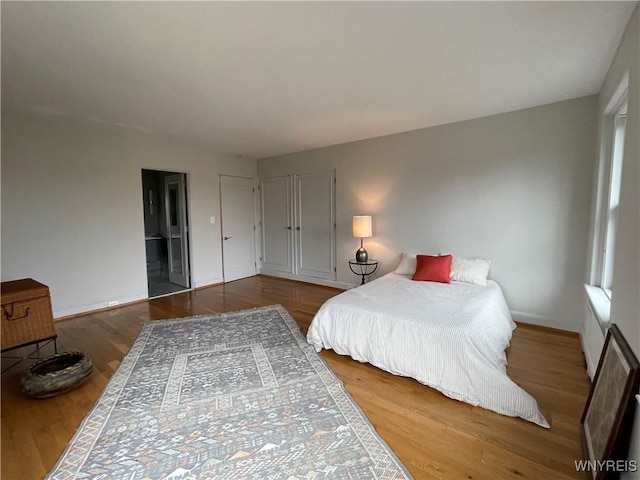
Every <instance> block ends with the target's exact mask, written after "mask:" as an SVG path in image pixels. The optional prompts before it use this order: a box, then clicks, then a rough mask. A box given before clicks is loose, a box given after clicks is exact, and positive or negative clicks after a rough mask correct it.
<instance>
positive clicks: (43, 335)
mask: <svg viewBox="0 0 640 480" xmlns="http://www.w3.org/2000/svg"><path fill="white" fill-rule="evenodd" d="M55 337H56V330H55V327H54V324H53V312H52V309H51V298H50V296H49V287H47V286H46V285H43V284H42V283H40V282H36V281H35V280H33V279H32V278H26V279H22V280H14V281H11V282H3V283H2V337H1V342H0V343H1V344H2V350H7V349H10V348H15V347H19V346H22V345H27V344H30V343H35V342H38V341H41V340H46V339H50V338H55Z"/></svg>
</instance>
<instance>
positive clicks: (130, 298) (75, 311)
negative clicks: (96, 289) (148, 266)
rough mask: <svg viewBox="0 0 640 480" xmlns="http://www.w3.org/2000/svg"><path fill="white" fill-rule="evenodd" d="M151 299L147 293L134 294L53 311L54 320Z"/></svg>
mask: <svg viewBox="0 0 640 480" xmlns="http://www.w3.org/2000/svg"><path fill="white" fill-rule="evenodd" d="M147 298H149V293H148V292H147V291H144V292H138V293H134V294H132V295H127V296H125V297H121V298H117V299H115V300H109V301H106V302H98V303H92V304H89V305H77V306H74V307H69V308H60V309H55V310H54V311H53V319H54V320H58V319H60V318H64V317H70V316H72V315H79V314H81V313H87V312H93V311H95V310H102V309H104V308H115V307H118V306H120V305H125V304H127V303H132V302H137V301H139V300H146V299H147ZM114 301H115V302H118V303H117V304H116V305H110V303H112V302H114Z"/></svg>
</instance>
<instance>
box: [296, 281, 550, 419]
mask: <svg viewBox="0 0 640 480" xmlns="http://www.w3.org/2000/svg"><path fill="white" fill-rule="evenodd" d="M514 328H515V323H513V321H512V319H511V315H510V313H509V309H508V307H507V304H506V301H505V299H504V295H503V294H502V290H501V289H500V286H499V285H498V284H497V283H496V282H494V281H491V280H489V281H488V284H487V286H479V285H473V284H469V283H463V282H452V283H450V284H442V283H436V282H417V281H412V280H411V279H410V277H408V276H404V275H397V274H395V273H390V274H387V275H385V276H383V277H381V278H379V279H377V280H374V281H372V282H370V283H367V284H366V285H363V286H361V287H358V288H354V289H352V290H348V291H345V292H344V293H341V294H339V295H337V296H335V297H333V298H331V299H329V300H328V301H327V302H325V303H324V304H323V305H322V307H320V309H319V310H318V312H317V314H316V315H315V317H314V319H313V321H312V322H311V325H310V327H309V331H308V333H307V341H308V342H309V343H310V344H312V345H313V346H314V347H315V349H316V350H317V351H320V350H322V349H332V350H334V351H335V352H337V353H339V354H341V355H349V356H351V357H352V358H354V359H355V360H358V361H360V362H367V363H370V364H372V365H375V366H376V367H378V368H381V369H383V370H386V371H387V372H390V373H393V374H395V375H402V376H406V377H411V378H414V379H416V380H417V381H419V382H420V383H423V384H425V385H428V386H430V387H432V388H435V389H436V390H439V391H440V392H442V393H443V394H444V395H446V396H448V397H450V398H453V399H456V400H460V401H463V402H466V403H469V404H471V405H475V406H479V407H482V408H486V409H488V410H492V411H494V412H497V413H500V414H503V415H508V416H512V417H521V418H523V419H525V420H528V421H530V422H533V423H535V424H537V425H540V426H542V427H545V428H548V427H549V423H548V422H547V420H546V419H545V418H544V416H543V415H542V414H541V413H540V410H539V409H538V405H537V403H536V401H535V399H534V398H533V397H532V396H531V395H529V394H528V393H527V392H525V391H524V390H523V389H522V388H520V387H519V386H518V385H516V384H515V383H514V382H513V381H512V380H511V379H510V378H509V377H508V376H507V370H506V366H507V359H506V355H505V349H506V348H507V347H508V346H509V342H510V341H511V334H512V331H513V329H514Z"/></svg>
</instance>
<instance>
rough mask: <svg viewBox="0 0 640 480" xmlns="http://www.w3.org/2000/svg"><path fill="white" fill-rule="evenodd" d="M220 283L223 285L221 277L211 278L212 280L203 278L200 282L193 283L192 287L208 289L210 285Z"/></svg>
mask: <svg viewBox="0 0 640 480" xmlns="http://www.w3.org/2000/svg"><path fill="white" fill-rule="evenodd" d="M220 283H224V278H222V277H212V278H205V279H202V280H198V281H197V282H196V281H194V282H193V287H194V288H203V287H209V286H212V285H219V284H220Z"/></svg>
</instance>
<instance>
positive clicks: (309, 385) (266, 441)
mask: <svg viewBox="0 0 640 480" xmlns="http://www.w3.org/2000/svg"><path fill="white" fill-rule="evenodd" d="M47 478H50V479H59V480H62V479H71V478H80V479H85V478H92V479H126V480H134V479H140V480H142V479H167V480H196V479H198V480H199V479H255V480H258V479H259V480H263V479H264V480H267V479H272V480H275V479H283V480H294V479H305V480H312V479H357V480H361V479H409V478H411V476H410V474H409V473H408V472H407V470H406V469H405V468H404V467H403V465H402V464H401V463H400V461H399V460H398V459H397V458H396V456H395V455H394V454H393V453H392V452H391V450H390V449H389V447H388V446H387V445H386V444H385V443H384V441H383V440H382V439H381V438H380V437H379V436H378V435H377V434H376V432H375V430H374V429H373V427H372V426H371V424H370V423H369V422H368V421H367V419H366V417H365V416H364V414H363V413H362V411H361V410H360V409H359V408H358V406H357V405H356V404H355V403H354V401H353V400H352V399H351V397H350V396H349V394H348V393H346V391H345V390H344V386H343V385H342V383H341V382H340V380H338V379H337V378H336V376H335V375H334V374H333V373H332V372H331V371H330V370H329V368H328V367H327V365H326V364H325V363H324V361H323V360H322V359H321V358H320V357H319V356H318V354H317V353H316V352H315V351H314V349H313V347H312V346H311V345H308V344H307V343H306V341H305V339H304V337H303V336H302V334H301V333H300V330H299V329H298V326H297V325H296V323H295V322H294V320H293V319H292V318H291V316H290V315H289V314H288V313H287V311H286V310H285V309H284V308H282V307H281V306H279V305H277V306H272V307H261V308H256V309H252V310H245V311H241V312H232V313H224V314H216V315H209V316H201V317H191V318H185V319H176V320H164V321H154V322H149V323H147V324H145V325H144V327H143V328H142V332H141V333H140V335H139V337H138V338H137V339H136V341H135V343H134V345H133V347H132V348H131V351H130V352H129V353H128V354H127V356H126V357H125V358H124V360H123V361H122V364H121V365H120V367H119V368H118V370H117V371H116V372H115V374H114V375H113V377H112V378H111V380H110V381H109V383H108V384H107V386H106V387H105V389H104V391H103V392H102V395H101V396H100V398H99V399H98V401H97V402H96V405H95V406H94V407H93V410H92V411H91V412H90V413H89V415H87V417H86V418H85V420H84V421H83V422H82V425H81V426H80V428H79V429H78V431H77V433H76V435H75V436H74V438H73V440H72V441H71V443H70V444H69V445H68V446H67V449H66V450H65V452H64V453H63V455H62V457H61V458H60V460H59V461H58V464H57V465H56V467H55V468H54V470H53V471H52V472H51V473H50V474H49V476H48V477H47Z"/></svg>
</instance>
